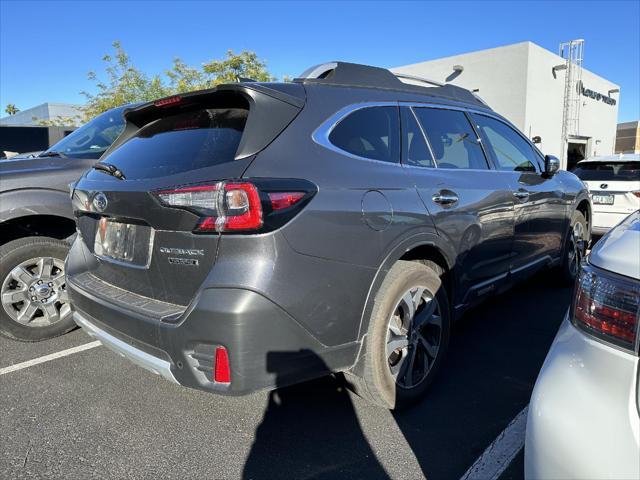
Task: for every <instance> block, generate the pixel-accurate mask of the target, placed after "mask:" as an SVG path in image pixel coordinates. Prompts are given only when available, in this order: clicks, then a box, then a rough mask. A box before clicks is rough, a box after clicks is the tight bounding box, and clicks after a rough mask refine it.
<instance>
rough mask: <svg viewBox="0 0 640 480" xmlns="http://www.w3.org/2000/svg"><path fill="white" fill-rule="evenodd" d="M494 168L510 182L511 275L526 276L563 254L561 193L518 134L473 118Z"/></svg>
mask: <svg viewBox="0 0 640 480" xmlns="http://www.w3.org/2000/svg"><path fill="white" fill-rule="evenodd" d="M471 117H472V119H473V121H474V124H475V126H476V128H477V130H478V131H479V132H480V134H481V135H482V140H483V142H484V143H485V149H486V151H487V153H488V154H489V156H490V157H491V159H492V161H493V162H494V164H495V166H496V168H497V169H498V170H500V171H501V172H504V173H506V174H507V175H508V177H509V182H510V184H511V187H512V193H513V197H514V202H515V224H514V228H515V235H514V243H513V253H514V258H513V261H512V265H511V272H512V273H513V274H514V275H516V276H517V275H519V274H522V275H527V274H530V273H531V272H533V271H534V270H535V269H537V268H539V267H542V266H543V265H544V264H545V263H547V262H548V261H549V260H551V259H552V258H553V257H557V256H558V255H559V254H560V251H561V248H562V239H563V236H564V232H566V228H567V227H568V224H567V223H568V216H567V211H566V205H565V202H564V200H563V188H562V184H561V183H560V180H559V179H558V177H556V176H551V177H546V176H544V175H543V173H542V169H541V165H540V161H539V158H538V157H537V154H536V153H535V151H534V149H533V147H532V146H531V144H529V142H528V141H527V140H526V139H525V138H524V137H523V136H522V135H520V133H518V132H517V131H516V130H515V129H513V128H512V127H510V126H509V125H507V124H506V123H504V122H502V121H501V120H498V119H497V118H494V117H490V116H486V115H481V114H475V113H474V114H472V115H471Z"/></svg>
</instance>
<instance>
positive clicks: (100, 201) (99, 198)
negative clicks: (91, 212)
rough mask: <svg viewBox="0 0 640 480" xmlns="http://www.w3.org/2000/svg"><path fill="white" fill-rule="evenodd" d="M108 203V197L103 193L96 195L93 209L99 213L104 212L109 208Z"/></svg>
mask: <svg viewBox="0 0 640 480" xmlns="http://www.w3.org/2000/svg"><path fill="white" fill-rule="evenodd" d="M108 203H109V202H107V196H106V195H105V194H104V193H102V192H98V193H96V196H95V197H93V207H94V208H95V209H96V210H97V211H98V212H104V210H105V208H107V204H108Z"/></svg>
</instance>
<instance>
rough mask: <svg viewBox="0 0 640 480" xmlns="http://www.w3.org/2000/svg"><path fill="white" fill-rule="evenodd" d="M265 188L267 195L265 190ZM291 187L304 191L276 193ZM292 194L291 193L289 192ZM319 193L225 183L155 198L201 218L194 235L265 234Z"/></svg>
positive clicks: (278, 184) (308, 188)
mask: <svg viewBox="0 0 640 480" xmlns="http://www.w3.org/2000/svg"><path fill="white" fill-rule="evenodd" d="M261 186H262V187H263V188H264V191H262V190H261ZM291 186H297V187H300V190H301V191H272V190H273V189H278V190H279V189H281V188H286V187H291ZM287 190H288V189H287ZM314 193H315V188H314V187H313V185H312V184H310V183H309V182H306V181H304V180H300V181H286V182H283V181H275V182H274V181H265V180H263V181H256V182H254V181H252V182H244V181H222V182H215V183H210V184H205V185H193V186H186V187H178V188H173V189H170V190H160V191H156V192H154V195H155V196H156V197H157V198H158V199H159V200H160V202H161V203H162V204H163V205H165V206H167V207H174V208H184V209H186V210H189V211H192V212H194V213H195V214H197V215H199V216H200V219H199V220H198V222H197V225H196V226H195V229H194V231H195V232H199V233H212V232H231V233H233V232H262V231H269V230H273V229H275V228H278V227H279V226H281V225H283V224H284V223H286V222H287V221H288V220H290V219H291V218H292V217H293V216H295V214H296V213H297V208H293V207H301V206H302V205H303V204H304V203H305V200H306V199H309V198H310V197H311V196H312V195H313V194H314Z"/></svg>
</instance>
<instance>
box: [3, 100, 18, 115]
mask: <svg viewBox="0 0 640 480" xmlns="http://www.w3.org/2000/svg"><path fill="white" fill-rule="evenodd" d="M4 111H5V112H7V114H8V115H15V114H16V113H18V112H19V111H20V109H19V108H18V107H16V106H15V105H14V104H13V103H9V104H7V106H6V107H5V108H4Z"/></svg>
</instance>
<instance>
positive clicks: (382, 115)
mask: <svg viewBox="0 0 640 480" xmlns="http://www.w3.org/2000/svg"><path fill="white" fill-rule="evenodd" d="M329 141H330V142H331V143H332V144H333V145H335V146H336V147H338V148H339V149H341V150H344V151H345V152H348V153H351V154H352V155H356V156H358V157H363V158H369V159H371V160H379V161H381V162H391V163H399V162H400V119H399V117H398V108H397V107H368V108H361V109H360V110H356V111H355V112H353V113H351V114H350V115H349V116H347V117H346V118H345V119H344V120H342V121H341V122H340V123H339V124H338V125H337V126H336V127H335V128H334V129H333V130H332V131H331V134H330V135H329Z"/></svg>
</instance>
